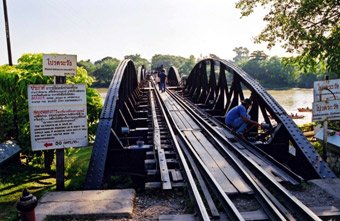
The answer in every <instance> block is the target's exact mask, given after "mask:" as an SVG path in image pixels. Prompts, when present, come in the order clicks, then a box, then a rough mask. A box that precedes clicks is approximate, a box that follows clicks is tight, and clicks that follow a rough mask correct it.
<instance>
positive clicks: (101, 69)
mask: <svg viewBox="0 0 340 221" xmlns="http://www.w3.org/2000/svg"><path fill="white" fill-rule="evenodd" d="M119 62H120V61H119V60H118V59H117V58H112V57H105V58H103V59H102V60H99V61H96V62H95V63H94V65H95V67H96V70H95V71H94V72H93V73H92V75H93V76H94V77H95V79H96V83H95V85H94V86H100V87H108V86H109V85H110V82H111V80H112V76H113V74H114V72H115V70H116V68H117V67H118V65H119Z"/></svg>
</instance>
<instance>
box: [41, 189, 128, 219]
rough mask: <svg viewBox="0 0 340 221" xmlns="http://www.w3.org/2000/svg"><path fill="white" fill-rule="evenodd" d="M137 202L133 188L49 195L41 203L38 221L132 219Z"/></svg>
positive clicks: (64, 192) (52, 193)
mask: <svg viewBox="0 0 340 221" xmlns="http://www.w3.org/2000/svg"><path fill="white" fill-rule="evenodd" d="M134 199H135V190H133V189H123V190H87V191H63V192H60V191H59V192H49V193H47V194H45V195H44V196H43V197H42V198H41V199H40V200H39V202H38V206H37V207H36V209H35V215H36V221H42V220H44V219H45V218H47V217H51V218H52V217H54V218H56V219H58V217H59V218H78V219H97V218H98V219H100V218H118V217H119V218H130V217H131V214H132V210H133V201H134Z"/></svg>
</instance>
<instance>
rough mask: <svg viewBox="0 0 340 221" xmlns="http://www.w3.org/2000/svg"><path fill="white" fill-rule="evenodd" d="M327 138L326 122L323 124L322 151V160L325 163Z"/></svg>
mask: <svg viewBox="0 0 340 221" xmlns="http://www.w3.org/2000/svg"><path fill="white" fill-rule="evenodd" d="M327 138H328V121H327V119H326V120H325V121H324V122H323V150H322V159H323V160H324V161H325V162H327Z"/></svg>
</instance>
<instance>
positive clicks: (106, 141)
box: [84, 60, 137, 189]
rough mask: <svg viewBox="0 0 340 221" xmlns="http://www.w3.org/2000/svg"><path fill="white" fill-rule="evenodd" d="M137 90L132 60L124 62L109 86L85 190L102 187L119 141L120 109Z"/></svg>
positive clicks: (119, 66)
mask: <svg viewBox="0 0 340 221" xmlns="http://www.w3.org/2000/svg"><path fill="white" fill-rule="evenodd" d="M136 88H137V73H136V70H135V66H134V64H133V62H132V61H131V60H123V61H122V62H121V63H120V64H119V65H118V67H117V69H116V72H115V73H114V75H113V78H112V81H111V84H110V86H109V89H108V92H107V95H106V98H105V103H104V106H103V109H102V112H101V114H100V119H99V123H98V128H97V132H96V139H95V142H94V145H93V151H92V155H91V160H90V164H89V169H88V171H87V175H86V180H85V185H84V188H85V189H98V188H100V187H101V185H102V182H103V178H104V173H105V167H106V160H107V154H108V149H109V147H110V145H112V144H111V143H112V142H113V141H117V137H116V134H115V133H114V131H115V130H116V126H117V125H116V123H117V116H118V111H117V110H119V109H121V108H123V105H124V101H126V100H127V99H128V98H129V95H130V94H132V93H133V91H134V90H135V89H136Z"/></svg>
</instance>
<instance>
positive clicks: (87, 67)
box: [77, 59, 96, 76]
mask: <svg viewBox="0 0 340 221" xmlns="http://www.w3.org/2000/svg"><path fill="white" fill-rule="evenodd" d="M77 66H78V67H83V68H85V70H86V71H87V73H88V74H89V75H90V76H92V74H93V72H94V71H95V70H96V67H95V66H94V64H93V63H92V62H91V61H90V59H88V60H86V61H83V60H81V61H78V62H77Z"/></svg>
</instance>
